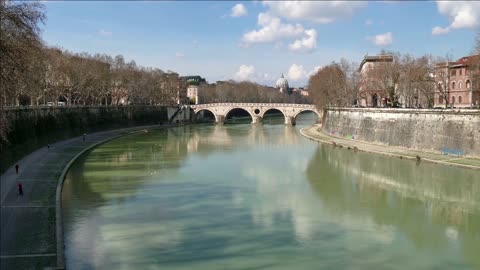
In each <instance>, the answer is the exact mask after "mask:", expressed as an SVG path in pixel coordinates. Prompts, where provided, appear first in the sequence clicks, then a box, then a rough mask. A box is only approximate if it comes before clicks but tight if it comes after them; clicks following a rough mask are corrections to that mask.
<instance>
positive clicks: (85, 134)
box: [83, 133, 87, 142]
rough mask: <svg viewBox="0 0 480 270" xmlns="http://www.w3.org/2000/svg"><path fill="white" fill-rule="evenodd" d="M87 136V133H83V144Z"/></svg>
mask: <svg viewBox="0 0 480 270" xmlns="http://www.w3.org/2000/svg"><path fill="white" fill-rule="evenodd" d="M86 136H87V133H83V142H85V137H86Z"/></svg>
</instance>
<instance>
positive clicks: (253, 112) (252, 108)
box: [190, 103, 322, 125]
mask: <svg viewBox="0 0 480 270" xmlns="http://www.w3.org/2000/svg"><path fill="white" fill-rule="evenodd" d="M190 108H191V109H192V110H193V111H194V113H195V114H197V113H198V112H200V111H203V110H207V111H210V112H211V113H212V114H213V115H214V116H215V123H217V124H223V123H224V121H225V119H226V118H227V116H228V114H229V113H230V111H232V110H234V109H243V110H245V111H247V112H248V113H249V114H250V116H251V117H252V124H256V123H262V121H263V116H264V115H265V113H266V112H267V111H269V110H278V111H280V112H282V114H283V116H284V117H285V125H295V122H296V117H297V115H299V114H300V113H302V112H304V111H311V112H314V113H316V114H317V115H318V117H319V118H321V116H322V113H321V112H320V111H318V110H317V108H315V106H314V105H311V104H293V103H209V104H198V105H190Z"/></svg>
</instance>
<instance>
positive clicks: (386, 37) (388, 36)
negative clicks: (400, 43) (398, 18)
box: [370, 32, 393, 46]
mask: <svg viewBox="0 0 480 270" xmlns="http://www.w3.org/2000/svg"><path fill="white" fill-rule="evenodd" d="M370 40H371V41H372V42H373V44H375V45H377V46H388V45H390V44H392V42H393V35H392V32H387V33H385V34H380V35H376V36H374V37H371V38H370Z"/></svg>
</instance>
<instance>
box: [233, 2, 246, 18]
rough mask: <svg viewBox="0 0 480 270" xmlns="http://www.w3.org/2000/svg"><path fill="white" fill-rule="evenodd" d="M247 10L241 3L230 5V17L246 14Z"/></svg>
mask: <svg viewBox="0 0 480 270" xmlns="http://www.w3.org/2000/svg"><path fill="white" fill-rule="evenodd" d="M247 14H248V11H247V8H246V7H245V6H244V5H243V4H236V5H235V6H233V7H232V13H230V16H231V17H241V16H247Z"/></svg>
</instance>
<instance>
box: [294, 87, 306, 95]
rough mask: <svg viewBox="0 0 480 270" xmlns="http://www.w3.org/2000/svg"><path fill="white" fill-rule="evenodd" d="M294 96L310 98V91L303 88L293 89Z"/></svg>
mask: <svg viewBox="0 0 480 270" xmlns="http://www.w3.org/2000/svg"><path fill="white" fill-rule="evenodd" d="M292 94H297V95H301V96H305V97H308V91H307V89H305V88H303V87H295V88H293V90H292Z"/></svg>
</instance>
